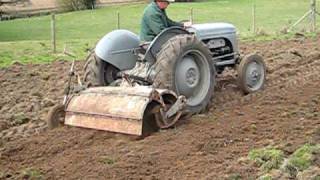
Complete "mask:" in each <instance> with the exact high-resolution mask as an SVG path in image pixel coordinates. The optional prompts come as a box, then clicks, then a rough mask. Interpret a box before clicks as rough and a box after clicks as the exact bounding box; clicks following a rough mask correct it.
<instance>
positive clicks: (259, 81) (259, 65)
mask: <svg viewBox="0 0 320 180" xmlns="http://www.w3.org/2000/svg"><path fill="white" fill-rule="evenodd" d="M237 71H238V85H239V88H240V89H241V90H242V91H243V92H244V93H245V94H249V93H253V92H256V91H258V90H261V89H263V88H264V84H265V81H266V65H265V63H264V61H263V58H262V57H261V56H260V55H258V54H250V55H248V56H245V57H244V58H243V59H242V60H241V61H240V64H239V66H238V68H237Z"/></svg>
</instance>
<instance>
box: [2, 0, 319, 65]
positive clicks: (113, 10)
mask: <svg viewBox="0 0 320 180" xmlns="http://www.w3.org/2000/svg"><path fill="white" fill-rule="evenodd" d="M145 6H146V4H136V5H126V6H110V7H105V8H101V9H97V10H87V11H78V12H70V13H64V14H58V15H57V16H56V24H57V43H58V51H59V52H61V51H62V49H63V47H64V44H67V45H68V47H69V49H71V50H72V51H74V52H75V54H76V55H77V56H78V57H79V58H83V57H84V56H85V54H86V49H87V48H88V46H89V47H92V46H93V45H94V44H95V42H96V41H97V40H98V39H99V38H101V37H102V36H103V35H105V34H106V33H107V32H110V31H112V30H114V29H116V28H117V12H119V13H120V21H121V24H120V27H121V28H123V29H128V30H130V31H133V32H135V33H137V34H138V33H139V28H140V19H141V16H142V12H143V9H144V7H145ZM256 6H257V18H256V19H257V28H258V29H260V31H264V32H267V34H272V36H271V37H273V38H277V37H278V32H279V31H280V30H281V29H283V28H285V27H288V26H289V25H290V24H292V23H293V22H294V21H296V20H297V19H299V18H300V17H301V16H302V15H303V14H304V13H305V12H306V11H307V10H308V8H309V0H256ZM190 8H193V14H194V22H195V23H205V22H221V21H223V22H230V23H232V24H234V25H236V27H237V28H238V31H239V33H240V35H241V37H242V38H248V37H249V38H250V37H252V29H251V27H252V25H251V22H252V16H251V14H252V0H211V1H204V2H197V3H174V4H172V5H170V7H169V8H168V14H169V17H171V18H172V19H174V20H177V21H179V20H186V19H189V12H190ZM50 19H51V17H50V16H42V17H33V18H27V19H16V20H12V21H3V22H0V57H1V59H0V66H7V65H10V64H11V63H12V62H13V61H20V62H22V63H30V62H33V63H41V62H50V61H52V60H55V59H59V58H64V57H61V55H59V54H52V53H51V45H50V38H51V35H50ZM318 19H319V18H318ZM318 24H319V23H318ZM300 28H301V27H300ZM263 39H264V38H263Z"/></svg>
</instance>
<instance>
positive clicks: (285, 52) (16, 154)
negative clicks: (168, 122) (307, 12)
mask: <svg viewBox="0 0 320 180" xmlns="http://www.w3.org/2000/svg"><path fill="white" fill-rule="evenodd" d="M241 52H242V54H249V53H252V52H258V53H259V54H261V55H262V56H263V57H264V59H265V62H266V65H267V67H268V70H267V83H266V86H265V89H264V90H263V91H261V92H258V93H255V94H249V95H243V94H242V93H241V92H240V90H239V88H238V87H237V85H236V80H235V77H234V76H233V73H232V72H231V71H229V72H231V73H228V72H226V73H225V75H224V76H223V77H219V79H220V81H219V83H218V84H217V88H216V92H215V98H214V100H213V101H214V102H213V104H214V106H213V108H212V109H211V110H210V111H209V112H208V113H206V114H202V115H196V116H193V117H192V118H189V119H184V120H182V122H181V123H179V125H178V126H176V127H175V128H173V129H169V130H163V131H160V132H156V133H154V134H152V135H150V136H148V137H145V138H136V137H133V136H127V135H122V134H115V133H109V132H104V131H97V130H89V129H81V128H75V127H65V126H64V127H60V128H57V129H54V130H48V129H47V128H46V123H45V118H46V114H47V112H48V110H49V109H50V107H52V106H53V105H54V104H56V103H59V102H61V101H62V96H63V87H64V84H65V82H66V81H67V72H68V69H69V65H70V62H67V61H56V62H53V63H51V64H41V65H20V64H18V63H17V64H14V65H12V66H11V67H9V68H3V69H1V70H0V91H1V93H0V128H1V132H0V138H1V142H0V175H1V176H0V177H2V178H9V179H10V178H12V179H15V178H18V179H20V178H28V177H33V176H36V175H38V174H40V175H41V176H42V177H43V178H45V179H61V178H64V179H230V178H240V177H241V178H243V179H256V178H257V177H258V176H260V171H259V168H258V167H257V166H256V165H255V164H254V163H252V162H250V161H245V160H243V159H245V157H247V155H248V152H249V151H250V150H251V149H254V148H261V147H267V146H273V147H276V148H278V149H281V150H283V151H284V152H285V153H286V154H291V153H292V152H294V151H295V150H296V149H297V148H298V147H300V146H301V145H303V144H305V143H314V142H318V143H319V142H320V90H319V89H320V83H319V82H320V39H319V36H317V37H315V38H305V37H303V36H300V37H296V38H294V39H291V40H274V41H270V42H244V43H243V44H242V45H241ZM83 65H84V62H83V61H78V62H77V63H76V66H77V67H78V68H77V69H79V70H80V71H81V68H82V67H83ZM28 172H29V173H28Z"/></svg>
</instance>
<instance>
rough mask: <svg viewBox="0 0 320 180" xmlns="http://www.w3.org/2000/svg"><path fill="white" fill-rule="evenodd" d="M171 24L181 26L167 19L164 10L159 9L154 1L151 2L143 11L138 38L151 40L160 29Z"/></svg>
mask: <svg viewBox="0 0 320 180" xmlns="http://www.w3.org/2000/svg"><path fill="white" fill-rule="evenodd" d="M172 26H180V27H182V26H183V24H182V23H178V22H175V21H172V20H171V19H169V18H168V16H167V14H166V11H165V10H161V9H160V8H159V7H158V5H157V4H156V3H155V2H152V3H150V4H149V5H148V6H147V7H146V8H145V10H144V13H143V17H142V21H141V31H140V40H141V41H147V42H148V41H152V40H153V39H154V38H155V37H156V36H157V35H158V34H159V33H160V32H161V31H162V30H164V29H166V28H168V27H172Z"/></svg>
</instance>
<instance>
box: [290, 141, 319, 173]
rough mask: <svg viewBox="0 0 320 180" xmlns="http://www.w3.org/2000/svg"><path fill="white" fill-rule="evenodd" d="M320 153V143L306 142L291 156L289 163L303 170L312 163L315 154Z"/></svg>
mask: <svg viewBox="0 0 320 180" xmlns="http://www.w3.org/2000/svg"><path fill="white" fill-rule="evenodd" d="M318 155H320V144H318V145H310V144H306V145H304V146H302V147H300V148H299V149H297V150H296V151H295V152H294V153H293V154H292V155H291V157H290V158H289V165H290V166H293V167H295V168H296V169H298V170H299V171H303V170H305V169H307V168H309V167H310V166H311V165H312V159H313V158H314V156H318Z"/></svg>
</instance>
